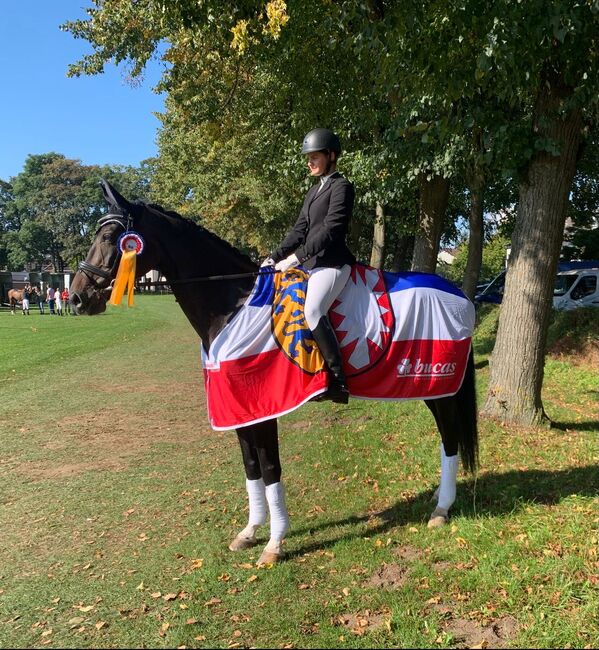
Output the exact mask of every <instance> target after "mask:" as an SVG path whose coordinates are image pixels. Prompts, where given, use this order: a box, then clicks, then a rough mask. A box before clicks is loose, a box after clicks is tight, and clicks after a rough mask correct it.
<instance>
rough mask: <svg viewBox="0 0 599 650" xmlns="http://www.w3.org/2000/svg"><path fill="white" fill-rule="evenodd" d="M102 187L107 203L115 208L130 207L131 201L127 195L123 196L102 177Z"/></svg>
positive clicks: (125, 208)
mask: <svg viewBox="0 0 599 650" xmlns="http://www.w3.org/2000/svg"><path fill="white" fill-rule="evenodd" d="M100 187H101V188H102V194H104V198H105V199H106V201H107V203H109V204H110V205H112V206H114V207H115V208H122V209H123V210H128V209H129V207H130V203H129V201H127V199H126V198H125V197H123V196H121V194H119V193H118V192H117V191H116V190H115V189H114V187H112V185H111V184H110V183H109V182H108V181H106V180H104V179H102V180H101V181H100Z"/></svg>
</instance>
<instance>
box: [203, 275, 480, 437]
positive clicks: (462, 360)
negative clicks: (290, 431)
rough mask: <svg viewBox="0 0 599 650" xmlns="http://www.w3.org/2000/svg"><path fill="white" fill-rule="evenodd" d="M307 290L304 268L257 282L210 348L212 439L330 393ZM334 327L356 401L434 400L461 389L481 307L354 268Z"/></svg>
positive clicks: (425, 284) (336, 306)
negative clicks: (307, 312)
mask: <svg viewBox="0 0 599 650" xmlns="http://www.w3.org/2000/svg"><path fill="white" fill-rule="evenodd" d="M307 280H308V273H307V272H306V271H304V270H303V269H301V268H296V269H293V270H291V271H288V272H287V273H284V274H281V273H277V274H272V273H269V274H264V275H260V276H258V279H257V281H256V285H255V286H254V289H253V291H252V293H251V294H250V296H249V297H248V299H247V300H246V302H245V304H244V305H243V307H242V308H241V309H240V310H239V311H238V312H237V313H236V314H235V316H234V317H233V318H232V319H231V321H230V322H229V323H228V324H227V325H226V327H225V328H224V329H223V330H222V331H221V332H220V333H219V334H218V336H217V337H216V339H215V340H214V341H213V343H212V345H211V346H210V350H208V351H206V350H205V349H204V347H203V346H202V365H203V368H204V380H205V385H206V395H207V402H208V415H209V419H210V423H211V425H212V427H213V428H214V429H217V430H222V429H234V428H237V427H242V426H247V425H249V424H254V423H256V422H261V421H263V420H268V419H271V418H274V417H278V416H280V415H284V414H285V413H289V412H290V411H293V410H294V409H296V408H298V407H299V406H301V405H302V404H304V403H305V402H307V401H308V400H310V399H311V398H312V397H315V396H316V395H318V394H320V393H322V392H324V391H325V390H326V386H327V381H328V379H327V373H326V370H325V368H324V362H323V359H322V356H321V354H320V352H319V350H318V348H317V346H316V344H315V342H314V339H313V338H312V333H311V331H310V329H309V328H308V326H307V324H306V322H305V319H304V310H303V307H304V301H305V296H306V287H307ZM329 318H330V320H331V323H332V324H333V327H334V329H335V332H336V334H337V338H338V340H339V345H340V349H341V354H342V358H343V364H344V369H345V372H346V375H347V383H348V388H349V391H350V394H351V395H352V397H358V398H362V399H385V400H405V399H431V398H439V397H447V396H450V395H454V394H455V393H457V391H458V390H459V389H460V386H461V384H462V380H463V378H464V372H465V370H466V364H467V361H468V355H469V352H470V345H471V337H472V332H473V329H474V306H473V304H472V303H471V302H470V301H469V300H468V299H467V298H466V297H465V296H464V294H463V293H462V292H461V291H460V290H459V289H458V288H457V287H455V286H454V285H453V284H451V283H450V282H448V281H447V280H444V279H443V278H441V277H439V276H437V275H432V274H428V273H414V272H404V273H386V272H383V271H380V270H378V269H374V268H371V267H368V266H365V265H363V264H355V265H354V266H353V267H352V271H351V275H350V278H349V280H348V282H347V284H346V286H345V287H344V289H343V291H342V292H341V294H340V295H339V297H338V298H337V300H336V301H335V302H334V303H333V305H332V306H331V309H330V311H329Z"/></svg>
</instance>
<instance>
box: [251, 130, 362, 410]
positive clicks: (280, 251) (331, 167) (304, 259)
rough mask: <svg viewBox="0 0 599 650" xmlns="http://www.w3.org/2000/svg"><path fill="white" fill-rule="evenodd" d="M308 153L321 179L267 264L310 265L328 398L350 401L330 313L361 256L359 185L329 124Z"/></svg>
mask: <svg viewBox="0 0 599 650" xmlns="http://www.w3.org/2000/svg"><path fill="white" fill-rule="evenodd" d="M302 153H303V154H305V155H306V157H307V164H308V169H309V170H310V175H311V176H314V177H316V178H318V179H319V182H318V183H316V184H315V185H313V186H312V187H311V188H310V190H308V193H307V194H306V198H305V200H304V205H303V208H302V210H301V212H300V215H299V218H298V220H297V222H296V224H295V226H294V227H293V228H292V229H291V230H290V231H289V233H288V234H287V236H286V237H285V239H284V240H283V242H282V244H281V245H280V246H279V247H278V248H277V249H276V250H275V251H274V252H273V253H272V254H271V256H270V257H268V258H266V259H265V260H264V262H263V263H262V266H272V265H274V267H275V269H276V270H277V271H287V270H288V269H290V268H292V267H294V266H297V265H298V264H302V265H303V267H304V268H305V269H306V270H308V272H309V277H308V288H307V291H306V302H305V308H304V309H305V318H306V322H307V323H308V327H309V328H310V329H311V330H312V334H313V336H314V340H315V341H316V344H317V345H318V347H319V349H320V351H321V353H322V356H323V357H324V360H325V362H326V365H327V367H328V369H329V389H328V392H327V393H326V397H327V398H328V399H331V400H332V401H334V402H338V403H341V404H347V402H348V397H349V391H348V389H347V386H346V382H345V374H344V372H343V366H342V362H341V353H340V351H339V344H338V342H337V337H336V336H335V332H334V331H333V328H332V327H331V324H330V322H329V319H328V317H327V312H328V311H329V309H330V307H331V305H332V304H333V301H334V300H335V298H337V296H338V295H339V294H340V293H341V290H342V289H343V287H344V286H345V283H346V282H347V280H348V278H349V275H350V271H351V265H352V264H353V263H354V262H355V261H356V258H355V257H354V256H353V254H352V253H351V251H350V250H349V248H348V247H347V245H346V243H345V238H346V235H347V231H348V228H349V222H350V219H351V216H352V210H353V206H354V195H355V192H354V186H353V185H352V184H351V183H350V182H349V181H348V180H346V179H345V178H344V177H343V176H342V175H341V174H340V173H339V172H338V171H337V159H338V158H339V156H340V155H341V143H340V142H339V138H338V137H337V135H336V134H335V133H333V132H332V131H330V130H329V129H321V128H319V129H313V130H312V131H310V132H309V133H308V134H307V135H306V137H305V138H304V142H303V144H302Z"/></svg>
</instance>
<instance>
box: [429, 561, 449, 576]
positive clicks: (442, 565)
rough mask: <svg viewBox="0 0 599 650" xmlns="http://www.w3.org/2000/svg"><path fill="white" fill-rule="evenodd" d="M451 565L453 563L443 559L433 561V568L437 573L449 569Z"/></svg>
mask: <svg viewBox="0 0 599 650" xmlns="http://www.w3.org/2000/svg"><path fill="white" fill-rule="evenodd" d="M452 566H453V565H452V564H451V562H447V561H445V560H441V561H439V562H433V570H434V571H438V572H439V573H440V572H442V571H447V570H448V569H451V568H452Z"/></svg>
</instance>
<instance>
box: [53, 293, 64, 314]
mask: <svg viewBox="0 0 599 650" xmlns="http://www.w3.org/2000/svg"><path fill="white" fill-rule="evenodd" d="M54 300H55V301H56V313H57V314H58V315H59V316H62V300H61V298H60V287H56V289H55V290H54Z"/></svg>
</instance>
